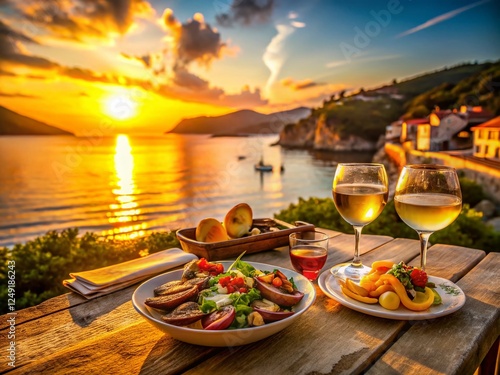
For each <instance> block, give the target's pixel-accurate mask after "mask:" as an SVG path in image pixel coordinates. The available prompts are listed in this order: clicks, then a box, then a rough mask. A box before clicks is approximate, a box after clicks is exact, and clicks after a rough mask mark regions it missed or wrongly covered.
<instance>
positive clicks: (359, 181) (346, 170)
mask: <svg viewBox="0 0 500 375" xmlns="http://www.w3.org/2000/svg"><path fill="white" fill-rule="evenodd" d="M332 194H333V202H334V203H335V207H337V210H338V211H339V213H340V215H341V216H342V217H343V218H344V220H345V221H347V222H348V223H349V224H351V225H352V226H353V227H354V234H355V246H354V258H353V260H352V262H350V263H342V264H338V265H336V266H333V267H332V268H331V270H330V271H331V273H332V274H333V275H334V276H336V277H338V278H341V279H346V278H349V279H352V280H360V279H361V277H362V276H363V275H365V274H367V273H368V272H369V271H370V267H366V266H364V265H363V264H362V262H361V258H360V257H359V241H360V238H361V231H362V229H363V227H364V226H365V225H367V224H369V223H371V222H372V221H373V220H375V219H376V218H377V217H378V216H379V215H380V213H381V212H382V210H383V209H384V207H385V205H386V204H387V198H388V196H389V187H388V179H387V173H386V171H385V167H384V165H383V164H376V163H339V164H338V165H337V170H336V172H335V177H334V178H333V187H332Z"/></svg>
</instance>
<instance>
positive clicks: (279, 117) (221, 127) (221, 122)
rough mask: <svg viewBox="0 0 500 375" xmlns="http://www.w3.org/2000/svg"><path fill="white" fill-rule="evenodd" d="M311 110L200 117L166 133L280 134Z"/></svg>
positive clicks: (296, 109)
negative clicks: (283, 129)
mask: <svg viewBox="0 0 500 375" xmlns="http://www.w3.org/2000/svg"><path fill="white" fill-rule="evenodd" d="M310 113H311V109H310V108H306V107H299V108H295V109H292V110H289V111H282V112H275V113H271V114H267V115H266V114H263V113H259V112H255V111H252V110H249V109H244V110H241V111H236V112H232V113H228V114H226V115H222V116H214V117H208V116H200V117H194V118H189V119H183V120H181V121H180V122H179V123H178V124H177V125H176V126H175V128H174V129H172V130H170V131H168V132H166V133H178V134H212V135H248V134H278V133H279V132H280V130H281V129H282V128H283V126H284V125H286V124H289V123H295V122H297V121H299V120H300V119H302V118H305V117H307V116H309V115H310Z"/></svg>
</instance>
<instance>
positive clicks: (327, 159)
mask: <svg viewBox="0 0 500 375" xmlns="http://www.w3.org/2000/svg"><path fill="white" fill-rule="evenodd" d="M276 140H277V137H276V136H273V137H270V136H265V137H249V138H245V137H233V138H226V137H223V138H210V137H208V136H194V135H189V136H186V135H166V136H162V137H156V138H144V137H131V136H126V135H120V136H116V137H113V138H95V139H93V138H76V137H0V246H12V245H13V244H14V243H19V242H26V241H27V240H30V239H32V238H34V237H36V236H38V235H41V234H44V233H46V232H47V231H49V230H62V229H64V228H68V227H78V228H80V232H81V233H83V232H85V231H94V232H97V233H99V234H101V235H103V236H114V237H116V238H123V239H127V238H134V237H138V236H143V235H145V234H147V233H149V232H151V231H160V230H166V229H176V228H185V227H191V226H196V224H197V223H198V222H199V221H200V220H201V219H203V218H205V217H215V218H217V219H219V220H222V219H223V218H224V215H225V213H226V212H227V211H228V210H229V209H230V208H231V207H233V206H234V205H236V204H237V203H240V202H247V203H249V204H250V205H251V207H252V208H253V210H254V217H272V216H273V214H275V213H277V212H279V211H280V210H282V209H284V208H287V207H288V205H289V204H290V203H295V202H297V200H298V197H303V198H308V197H312V196H315V197H330V196H331V190H330V189H331V182H332V177H333V173H334V169H335V165H336V162H335V161H369V160H370V159H371V155H369V154H337V155H335V154H330V153H310V152H308V151H303V150H284V149H281V148H280V147H279V146H277V147H272V146H270V145H271V144H272V143H273V142H275V141H276ZM243 157H244V158H243ZM261 157H263V158H264V161H265V162H266V163H268V164H272V165H273V166H274V171H273V172H271V173H260V172H256V171H255V170H254V167H253V166H254V164H255V163H257V162H258V161H259V160H260V158H261ZM281 165H283V166H284V171H282V172H281V171H280V166H281Z"/></svg>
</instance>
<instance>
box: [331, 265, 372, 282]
mask: <svg viewBox="0 0 500 375" xmlns="http://www.w3.org/2000/svg"><path fill="white" fill-rule="evenodd" d="M370 271H371V268H370V267H367V266H365V265H362V264H361V265H359V266H354V265H353V264H352V263H341V264H337V265H335V266H333V267H332V268H330V273H331V274H332V275H333V276H335V277H336V278H338V279H341V280H345V279H351V280H354V281H360V280H361V278H362V277H363V276H364V275H366V274H368V272H370Z"/></svg>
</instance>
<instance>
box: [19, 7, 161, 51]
mask: <svg viewBox="0 0 500 375" xmlns="http://www.w3.org/2000/svg"><path fill="white" fill-rule="evenodd" d="M13 5H14V6H15V8H16V9H17V11H19V12H20V13H21V14H22V15H23V17H24V18H25V19H26V20H28V21H30V22H31V23H32V24H33V25H35V26H36V27H38V28H41V29H42V30H43V31H45V32H47V33H48V34H49V35H50V36H52V37H55V38H58V39H65V40H73V41H78V42H82V41H84V40H86V39H110V38H112V37H113V36H114V35H124V34H126V33H127V32H128V31H129V30H130V29H131V27H132V25H133V24H134V19H135V18H136V17H149V16H151V15H153V14H154V10H153V8H152V7H151V5H150V4H149V2H147V1H145V0H129V1H115V0H100V1H85V0H73V1H68V0H45V1H36V0H23V1H17V2H14V3H13Z"/></svg>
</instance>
